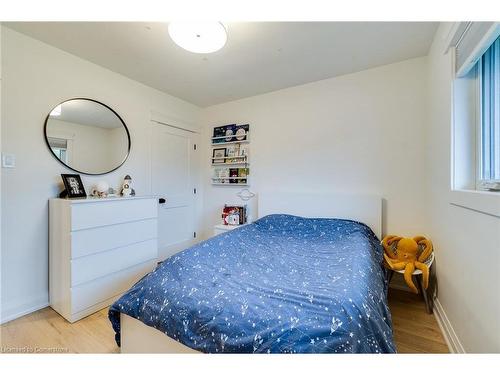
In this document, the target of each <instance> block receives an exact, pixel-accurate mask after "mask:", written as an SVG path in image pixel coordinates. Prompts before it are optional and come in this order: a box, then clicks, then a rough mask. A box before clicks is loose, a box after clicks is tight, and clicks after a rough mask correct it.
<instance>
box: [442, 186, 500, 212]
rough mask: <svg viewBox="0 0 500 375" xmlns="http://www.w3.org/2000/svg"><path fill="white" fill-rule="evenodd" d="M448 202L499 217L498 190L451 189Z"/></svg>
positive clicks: (499, 193) (499, 196)
mask: <svg viewBox="0 0 500 375" xmlns="http://www.w3.org/2000/svg"><path fill="white" fill-rule="evenodd" d="M450 204H452V205H454V206H458V207H463V208H467V209H469V210H474V211H477V212H481V213H483V214H486V215H491V216H495V217H498V218H500V192H492V191H481V190H452V191H451V192H450Z"/></svg>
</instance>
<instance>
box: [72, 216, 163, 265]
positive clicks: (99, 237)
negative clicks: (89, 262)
mask: <svg viewBox="0 0 500 375" xmlns="http://www.w3.org/2000/svg"><path fill="white" fill-rule="evenodd" d="M157 237H158V221H157V219H147V220H141V221H133V222H130V223H124V224H115V225H108V226H105V227H100V228H90V229H84V230H79V231H76V232H72V233H71V258H72V259H74V258H78V257H81V256H86V255H91V254H96V253H99V252H102V251H106V250H111V249H115V248H117V247H123V246H126V245H129V244H134V243H137V242H141V241H146V240H151V239H154V238H157Z"/></svg>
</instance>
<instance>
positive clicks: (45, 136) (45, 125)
mask: <svg viewBox="0 0 500 375" xmlns="http://www.w3.org/2000/svg"><path fill="white" fill-rule="evenodd" d="M71 100H88V101H90V102H94V103H97V104H100V105H102V106H103V107H106V108H107V109H109V110H110V111H111V112H113V113H114V115H115V116H116V117H118V120H120V122H121V123H122V125H123V127H124V128H125V132H126V133H127V140H128V147H127V155H125V158H123V161H122V162H121V163H120V165H118V166H117V167H116V168H113V169H111V170H110V171H107V172H103V173H88V172H83V171H79V170H78V169H75V168H72V167H70V166H69V165H67V164H66V163H64V162H62V161H61V159H59V158H58V157H57V156H56V154H54V153H53V152H52V150H51V148H50V144H49V139H48V137H47V123H48V121H49V118H50V112H49V114H48V115H47V117H45V122H44V124H43V136H44V138H45V144H46V145H47V147H48V149H49V152H50V153H51V154H52V156H53V157H54V158H55V159H56V160H57V161H58V162H59V163H61V164H62V165H64V166H65V167H66V168H69V169H71V170H72V171H75V172H77V173H80V174H85V175H88V176H102V175H105V174H108V173H111V172H114V171H116V170H117V169H118V168H120V167H121V166H122V165H123V164H124V163H125V162H126V161H127V159H128V157H129V155H130V148H131V146H132V141H131V139H130V132H129V131H128V128H127V125H126V124H125V121H123V119H122V118H121V117H120V115H119V114H118V113H116V111H115V110H114V109H113V108H111V107H110V106H108V105H106V104H104V103H102V102H100V101H98V100H95V99H90V98H71V99H66V100H64V101H62V102H61V103H59V104H57V105H55V106H54V107H53V108H52V110H53V109H54V108H55V107H57V106H58V105H61V104H64V103H66V102H69V101H71ZM52 110H51V111H52Z"/></svg>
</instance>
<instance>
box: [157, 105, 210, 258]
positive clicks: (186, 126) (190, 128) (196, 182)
mask: <svg viewBox="0 0 500 375" xmlns="http://www.w3.org/2000/svg"><path fill="white" fill-rule="evenodd" d="M160 116H161V117H160ZM158 125H160V126H166V127H168V128H171V129H176V130H181V131H185V132H188V133H191V134H192V135H193V138H194V139H193V144H194V145H196V148H195V149H194V150H193V160H195V165H196V168H195V169H196V170H195V173H193V174H192V176H193V188H196V194H194V197H193V202H194V203H193V205H194V207H193V212H194V218H193V219H194V223H193V228H194V231H195V232H196V238H193V244H194V243H197V242H199V241H201V237H202V236H201V225H200V215H201V213H202V209H203V200H202V198H201V197H202V196H203V192H202V188H201V186H202V184H201V182H202V181H201V178H202V175H203V173H202V170H201V168H202V164H201V157H200V152H199V151H200V148H199V146H200V141H201V139H200V133H201V131H200V129H199V128H198V127H195V126H194V125H193V124H192V123H190V122H186V121H184V120H181V119H177V118H173V117H170V116H166V115H161V114H158V113H157V112H153V111H152V112H151V120H150V123H149V145H150V147H149V185H150V192H151V195H152V196H153V197H155V198H156V199H159V198H160V197H159V196H156V195H154V194H153V134H154V132H153V128H154V127H155V126H158ZM158 209H159V207H158ZM159 229H160V228H158V230H159ZM160 250H161V249H160V248H159V246H158V254H159V255H160ZM180 250H182V249H179V251H180ZM161 260H163V259H161Z"/></svg>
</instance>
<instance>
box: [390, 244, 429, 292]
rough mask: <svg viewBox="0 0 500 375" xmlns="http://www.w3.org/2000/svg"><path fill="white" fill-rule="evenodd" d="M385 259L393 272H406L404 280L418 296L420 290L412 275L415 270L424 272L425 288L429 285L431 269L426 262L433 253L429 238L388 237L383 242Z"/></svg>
mask: <svg viewBox="0 0 500 375" xmlns="http://www.w3.org/2000/svg"><path fill="white" fill-rule="evenodd" d="M382 246H383V247H384V250H385V252H384V259H385V261H386V262H387V265H388V266H389V268H390V269H391V270H393V271H400V270H403V269H404V270H405V273H404V278H405V281H406V284H408V286H409V287H410V289H411V290H412V291H413V292H414V293H417V294H418V289H417V287H416V286H415V284H414V283H413V279H412V274H413V271H414V270H415V268H417V269H419V270H421V271H422V277H423V286H424V289H427V287H428V285H429V267H428V266H427V264H425V263H424V262H425V261H426V260H427V258H429V256H430V255H431V253H432V242H431V241H429V240H428V239H427V238H425V237H422V236H418V237H414V238H404V237H399V236H386V237H384V239H383V240H382Z"/></svg>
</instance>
